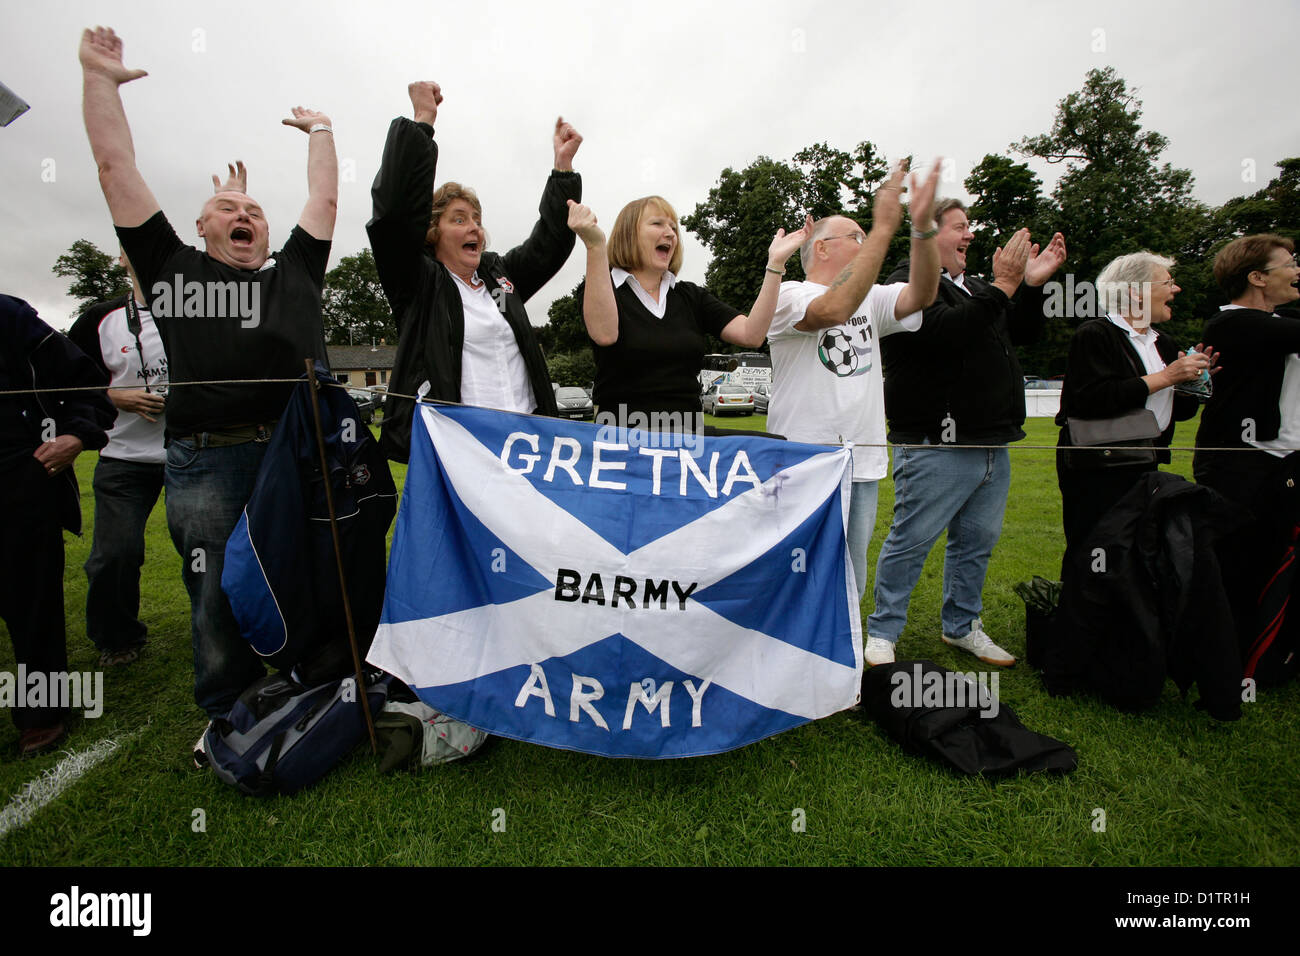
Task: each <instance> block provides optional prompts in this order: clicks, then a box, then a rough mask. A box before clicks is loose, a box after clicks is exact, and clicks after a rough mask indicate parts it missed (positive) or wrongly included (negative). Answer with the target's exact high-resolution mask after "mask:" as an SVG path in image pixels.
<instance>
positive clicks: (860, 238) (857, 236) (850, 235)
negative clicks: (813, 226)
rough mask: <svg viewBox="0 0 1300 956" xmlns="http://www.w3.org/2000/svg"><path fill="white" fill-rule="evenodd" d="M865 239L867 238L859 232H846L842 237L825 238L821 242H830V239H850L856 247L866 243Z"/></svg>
mask: <svg viewBox="0 0 1300 956" xmlns="http://www.w3.org/2000/svg"><path fill="white" fill-rule="evenodd" d="M866 238H867V237H866V236H864V235H863V234H862V233H860V232H846V233H844V235H842V236H826V237H825V238H824V239H823V240H822V241H823V242H830V241H831V240H832V239H852V240H853V241H854V242H856V243H857V244H858V245H862V243H863V242H865V241H866Z"/></svg>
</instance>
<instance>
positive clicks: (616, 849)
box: [0, 416, 1300, 866]
mask: <svg viewBox="0 0 1300 956" xmlns="http://www.w3.org/2000/svg"><path fill="white" fill-rule="evenodd" d="M764 421H765V419H764V418H762V417H759V416H755V417H754V418H750V419H739V420H733V419H724V420H721V421H720V422H718V424H721V425H725V426H733V427H735V426H738V427H747V426H752V427H762V425H763V423H764ZM1194 426H1195V423H1194V422H1193V423H1184V425H1183V426H1181V428H1180V430H1179V433H1178V437H1177V439H1176V441H1175V444H1181V445H1188V444H1190V443H1191V439H1192V436H1193V434H1194ZM1027 430H1028V431H1029V433H1030V435H1029V440H1028V442H1026V443H1024V444H1041V445H1050V444H1052V443H1053V442H1054V441H1055V431H1056V430H1055V428H1053V427H1052V426H1051V424H1050V421H1049V420H1047V419H1035V420H1031V422H1030V425H1029V426H1028V429H1027ZM1012 462H1013V478H1012V489H1011V499H1010V502H1009V506H1008V509H1007V516H1006V522H1005V526H1004V531H1003V535H1002V540H1001V544H1000V545H999V547H998V549H997V551H996V552H995V554H994V557H993V562H992V565H991V567H990V569H989V575H988V582H987V584H986V587H985V590H984V600H985V611H984V623H985V627H986V630H987V631H988V632H989V633H990V634H991V635H992V636H993V638H994V640H996V641H997V642H998V643H1000V644H1002V645H1003V646H1005V647H1007V648H1008V649H1009V650H1011V651H1012V652H1013V653H1016V654H1018V655H1020V656H1023V653H1024V614H1023V604H1021V602H1020V601H1019V599H1018V598H1017V597H1016V596H1015V594H1014V593H1013V592H1012V586H1013V585H1014V584H1015V583H1016V582H1018V581H1021V580H1025V579H1028V578H1029V577H1030V576H1031V575H1033V574H1043V575H1044V576H1047V577H1055V576H1056V570H1057V569H1058V568H1059V562H1060V555H1061V550H1062V547H1063V544H1062V537H1061V530H1060V528H1061V522H1060V496H1059V493H1058V491H1057V488H1056V478H1055V471H1054V466H1053V456H1052V453H1051V452H1050V451H1034V450H1027V449H1022V450H1017V451H1013V454H1012ZM94 463H95V456H94V455H92V454H85V455H82V456H81V458H80V459H79V461H78V464H77V472H78V475H79V477H80V479H81V487H82V490H83V495H84V497H83V510H84V513H85V523H86V528H87V532H86V534H85V535H84V536H83V537H82V538H80V539H78V538H73V537H71V536H68V538H67V570H66V573H65V576H64V581H65V589H66V606H67V614H68V629H67V633H68V648H69V658H70V666H71V668H73V669H75V670H93V669H95V667H96V661H97V654H96V653H95V651H94V649H93V648H92V647H91V645H90V644H89V642H88V641H87V640H86V637H85V623H84V608H85V595H86V586H85V575H84V573H83V572H82V565H83V564H84V562H85V559H86V556H87V554H88V551H89V547H90V533H89V529H90V521H91V514H92V510H91V502H90V500H89V488H90V475H91V472H92V470H93V467H94ZM1173 467H1174V470H1175V471H1178V472H1181V473H1183V474H1189V473H1190V467H1191V461H1190V455H1189V454H1187V453H1181V454H1175V462H1174V466H1173ZM404 471H405V470H404V469H403V468H400V467H399V468H398V469H397V471H396V477H397V479H398V482H399V484H400V483H401V480H402V478H403V477H404ZM891 513H892V487H891V486H890V483H889V482H888V481H886V482H885V483H884V485H883V487H882V489H881V500H880V513H879V517H878V521H877V527H876V533H875V536H874V537H873V540H872V548H871V555H870V564H869V567H871V568H872V569H873V572H874V567H875V556H876V553H877V552H878V550H879V547H880V543H881V542H882V541H883V539H884V536H885V533H886V531H887V529H888V527H889V521H890V517H891ZM940 557H941V549H940V548H936V550H935V552H934V554H932V555H931V559H930V561H929V563H928V564H927V565H926V569H925V572H924V575H923V577H922V579H921V583H920V585H919V587H918V588H917V590H916V593H915V595H914V597H913V601H912V609H911V617H910V621H909V624H908V628H907V630H906V632H905V633H904V635H903V637H902V640H901V641H900V645H899V647H900V651H899V656H900V658H912V657H916V658H926V657H928V658H931V659H933V660H935V661H937V662H938V663H940V664H944V665H946V666H948V667H952V668H956V669H962V670H970V669H973V668H974V667H977V666H979V665H978V664H976V663H975V662H974V661H973V659H972V658H969V657H968V656H966V655H964V654H960V653H959V652H956V651H953V650H951V649H949V648H947V647H946V646H945V645H943V644H942V643H941V642H940V640H939V636H938V635H939V625H938V613H939V612H938V604H939V590H940V573H941V563H940ZM179 560H180V559H179V558H178V557H177V555H176V553H175V551H174V550H173V548H172V545H171V542H170V539H169V538H168V536H167V529H166V521H165V517H164V513H163V508H162V506H161V503H160V505H159V507H158V508H157V509H156V510H155V512H154V514H153V517H152V519H151V521H150V524H149V536H148V557H147V560H146V564H145V569H144V583H143V586H142V591H143V603H144V608H143V617H144V620H145V622H146V623H147V624H148V626H149V632H150V644H149V649H148V651H147V652H146V654H145V656H144V657H143V658H142V659H141V660H140V661H139V662H138V663H136V664H133V665H131V666H129V667H125V668H115V669H112V670H110V671H108V672H107V673H106V675H105V690H106V698H107V699H106V703H105V707H104V714H103V716H102V717H100V718H98V719H93V720H92V719H82V718H80V717H79V718H77V719H76V722H74V723H73V725H72V727H71V736H70V738H69V740H68V743H67V744H66V745H65V746H66V748H67V749H68V750H71V751H84V750H87V749H88V748H90V747H92V746H94V745H95V744H96V743H98V742H99V741H101V740H102V739H104V738H113V739H115V740H117V741H119V742H120V747H119V748H118V749H117V751H116V752H115V753H113V754H112V755H111V756H109V757H108V758H107V759H105V760H104V761H103V762H101V763H99V764H98V765H97V766H96V767H94V768H93V769H91V770H90V771H89V772H87V773H86V775H85V776H84V777H82V778H81V779H80V780H79V781H78V782H77V783H76V784H75V785H74V786H72V787H71V788H70V789H68V790H66V791H65V792H64V793H63V794H62V795H61V796H60V797H58V798H57V799H56V800H54V801H53V802H51V803H50V804H49V805H48V806H46V807H45V808H44V809H43V810H41V811H39V812H38V813H37V814H36V815H35V816H34V817H33V819H31V821H30V822H29V823H27V824H26V825H25V826H21V827H17V828H13V829H11V830H10V831H9V832H8V834H7V835H0V862H3V863H7V864H10V865H50V864H53V865H113V864H129V865H201V866H218V865H219V866H243V865H258V864H333V865H348V864H367V865H375V864H384V865H394V864H439V865H476V864H480V865H481V864H487V865H515V864H533V865H545V864H603V865H619V864H642V865H644V864H686V865H693V864H741V865H758V864H796V865H799V864H803V865H823V864H866V865H904V864H906V865H942V864H964V865H1028V864H1034V865H1040V864H1049V865H1053V864H1075V865H1078V864H1082V865H1093V864H1097V865H1122V866H1145V865H1157V866H1163V865H1219V864H1236V865H1261V864H1262V865H1296V864H1297V863H1300V823H1298V822H1297V821H1300V812H1297V811H1300V762H1298V761H1297V760H1296V759H1295V742H1296V741H1297V740H1298V739H1300V716H1298V714H1300V706H1298V705H1300V686H1297V685H1296V684H1292V685H1291V686H1290V687H1288V688H1286V689H1285V690H1283V691H1281V692H1275V693H1264V694H1261V695H1260V697H1259V700H1258V701H1257V702H1256V703H1253V704H1249V705H1247V706H1246V707H1245V716H1244V717H1243V719H1242V720H1240V721H1239V722H1236V723H1233V724H1218V723H1215V722H1214V721H1212V720H1210V719H1209V718H1208V717H1206V716H1205V715H1204V714H1203V713H1201V712H1200V711H1197V710H1195V709H1194V708H1193V707H1192V706H1191V703H1190V702H1189V701H1184V700H1182V699H1181V698H1180V697H1179V695H1178V692H1177V690H1176V689H1175V688H1174V686H1173V685H1172V684H1170V685H1169V686H1168V687H1167V689H1166V693H1165V696H1164V699H1163V700H1162V701H1161V703H1160V704H1159V706H1157V707H1156V708H1154V709H1153V710H1151V711H1148V712H1146V713H1144V714H1141V715H1137V716H1134V715H1126V714H1121V713H1118V712H1116V711H1115V710H1113V709H1111V708H1110V707H1108V706H1105V705H1104V704H1101V703H1100V702H1097V701H1095V700H1091V699H1080V698H1068V699H1066V698H1052V697H1049V696H1048V695H1047V694H1046V692H1045V691H1043V689H1042V687H1041V685H1040V683H1039V679H1038V676H1037V674H1036V672H1034V671H1032V670H1030V669H1029V668H1028V667H1027V666H1026V665H1025V664H1023V663H1022V664H1020V665H1018V666H1017V667H1015V668H1014V669H1012V670H1010V671H1008V672H1005V673H1003V674H1002V681H1001V700H1002V702H1003V703H1006V704H1010V705H1011V706H1013V707H1014V708H1015V710H1016V711H1017V713H1018V714H1019V715H1020V717H1021V719H1022V720H1023V721H1024V722H1025V724H1026V725H1027V726H1029V727H1030V728H1032V729H1034V730H1037V731H1039V732H1042V733H1046V734H1050V735H1052V736H1054V737H1058V738H1060V739H1062V740H1064V741H1066V742H1068V743H1070V744H1071V745H1072V746H1074V747H1075V749H1076V750H1077V751H1078V753H1079V769H1078V770H1077V771H1076V772H1075V773H1073V774H1070V775H1067V776H1064V777H1057V776H1046V775H1026V776H1021V777H1018V778H1015V779H1011V780H1005V781H1001V782H991V781H987V780H983V779H972V778H964V777H958V776H956V775H954V774H952V773H950V772H948V771H946V770H943V769H941V768H939V767H938V766H936V765H933V764H931V763H928V762H926V761H924V760H921V759H919V758H915V757H911V756H908V755H906V754H904V753H903V752H902V751H901V750H900V749H899V748H898V747H897V746H896V745H895V744H894V743H892V742H891V741H890V740H888V739H887V738H886V737H885V736H884V735H883V734H882V733H881V732H880V731H879V730H878V729H877V728H876V727H875V725H874V724H872V723H870V722H868V721H867V720H865V719H864V718H863V717H861V716H860V715H859V714H857V713H848V712H846V713H841V714H837V715H835V716H832V717H830V718H827V719H824V720H820V721H817V722H815V723H813V724H809V725H806V726H804V727H800V728H797V729H795V730H792V731H790V732H788V733H785V734H781V735H779V736H777V737H774V738H771V739H768V740H764V741H762V742H760V743H757V744H755V745H753V746H750V747H747V748H745V749H743V750H739V751H735V752H732V753H728V754H723V755H719V756H714V757H705V758H696V759H690V760H679V761H645V762H638V761H625V760H607V759H601V758H597V757H592V756H586V755H583V754H576V753H568V752H563V751H557V750H548V749H545V748H542V747H537V746H532V745H528V744H523V743H517V742H514V741H508V740H495V741H492V742H491V743H489V745H488V746H487V747H486V748H484V750H483V751H481V752H480V754H479V755H477V756H476V757H474V758H473V759H470V760H467V761H463V762H460V763H456V764H451V765H447V766H444V767H442V768H439V769H434V770H427V771H422V772H415V773H398V774H393V775H387V776H380V775H379V773H378V771H377V765H376V762H375V759H374V758H373V757H371V756H370V755H369V753H368V751H366V750H358V751H357V752H356V753H355V754H354V755H353V757H352V758H351V759H350V760H349V761H348V762H347V763H345V764H344V765H343V766H342V767H340V768H339V769H338V770H336V771H335V772H334V773H333V774H331V775H330V776H329V777H328V778H326V780H325V781H323V782H322V783H321V784H320V785H319V786H317V787H316V788H314V789H312V790H309V791H307V792H304V793H302V794H299V795H297V796H295V797H292V798H275V799H270V800H264V801H259V800H254V799H251V798H247V797H243V796H241V795H240V794H239V793H238V792H236V791H235V790H233V789H231V788H229V787H226V786H225V785H223V784H221V783H220V782H218V781H217V780H216V779H215V777H213V776H212V774H211V773H209V772H208V771H205V770H196V769H194V767H193V765H192V763H191V760H190V754H189V748H190V746H191V744H192V743H193V741H194V739H195V738H196V737H197V736H198V734H199V732H200V731H201V730H202V728H203V726H204V719H203V718H202V716H201V715H200V713H199V711H198V710H197V709H196V708H195V706H194V704H193V702H192V698H191V691H192V665H191V655H190V633H189V604H188V601H187V599H186V596H185V592H184V589H183V587H182V585H181V580H180V564H179ZM870 605H871V591H870V588H868V591H867V597H866V601H865V602H864V606H863V611H864V614H865V613H866V612H868V611H870ZM0 629H2V626H0ZM13 669H14V661H13V657H12V650H11V647H10V644H9V641H8V640H7V634H6V635H5V639H3V640H0V670H8V671H12V670H13ZM1193 695H1194V692H1193ZM16 741H17V733H16V731H15V730H14V728H13V726H12V724H11V723H10V722H9V721H8V719H5V720H3V721H2V722H0V808H2V807H3V805H4V804H5V803H7V802H9V800H10V798H11V796H13V795H14V794H17V793H19V792H20V791H22V790H23V787H24V784H25V783H26V782H28V781H30V780H32V779H33V778H35V777H37V776H38V775H39V774H40V773H41V772H42V771H43V770H46V769H48V768H51V767H53V766H54V765H55V764H57V763H58V761H59V760H60V759H61V757H62V756H63V755H62V754H55V755H50V756H46V757H42V758H39V759H34V760H19V759H18V758H17V757H16V756H14V754H15V752H16ZM1097 810H1102V811H1104V814H1105V829H1104V830H1098V829H1096V828H1095V823H1096V821H1098V820H1099V819H1100V817H1099V815H1098V814H1097V813H1096V811H1097ZM200 811H201V812H200ZM797 811H803V812H802V819H803V820H804V822H805V824H806V825H805V828H804V830H803V831H802V832H800V831H799V830H798V829H797V828H796V827H793V826H792V823H794V822H796V821H797V820H798V819H799V818H800V814H799V813H798V812H797ZM200 823H201V824H202V826H200ZM494 823H495V824H496V827H495V828H494Z"/></svg>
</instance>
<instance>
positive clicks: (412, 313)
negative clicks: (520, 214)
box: [366, 116, 582, 461]
mask: <svg viewBox="0 0 1300 956" xmlns="http://www.w3.org/2000/svg"><path fill="white" fill-rule="evenodd" d="M437 162H438V146H437V144H436V143H435V142H434V141H433V127H431V126H429V125H428V124H427V123H416V122H414V121H413V120H409V119H406V118H404V117H400V116H399V117H398V118H397V119H395V120H393V122H392V125H391V126H389V128H388V141H387V142H386V143H385V144H384V158H383V161H382V162H381V164H380V167H379V173H378V175H376V176H375V182H374V185H373V186H372V187H371V190H370V196H371V200H372V203H373V213H374V214H373V216H372V218H371V220H370V222H369V223H367V224H366V232H367V233H368V234H369V236H370V248H371V250H372V251H373V252H374V255H375V266H376V269H377V270H378V272H379V280H380V282H381V283H382V284H383V286H384V294H385V295H386V296H387V297H388V303H389V305H390V306H391V307H392V310H393V316H394V318H395V320H396V322H397V333H398V342H397V357H396V359H395V360H394V364H393V374H392V378H391V380H390V381H389V397H388V399H387V400H386V401H385V403H384V427H383V437H382V439H381V445H382V447H383V449H384V452H385V454H387V455H388V457H389V458H392V459H393V460H395V461H406V460H407V456H408V455H409V454H410V443H411V418H412V415H413V414H414V402H412V401H411V400H410V399H403V398H397V397H395V395H394V394H393V393H395V392H397V393H404V394H407V395H413V394H416V392H417V390H418V389H419V388H420V386H421V385H422V384H423V383H424V382H426V381H427V382H428V383H429V391H428V393H427V396H428V397H429V398H432V399H438V400H441V401H451V402H459V401H460V385H461V364H460V363H461V353H462V350H463V349H464V345H465V312H464V307H463V306H462V304H461V299H460V293H459V291H457V289H456V285H455V282H454V281H453V279H452V276H451V273H450V272H449V271H447V267H446V266H444V265H443V264H442V263H440V262H439V261H438V260H437V259H435V258H434V257H433V251H432V249H430V248H428V247H426V245H425V237H426V235H427V233H428V231H429V225H430V221H429V220H430V217H431V215H432V205H433V189H434V172H435V168H436V166H437ZM581 198H582V177H580V176H579V175H578V174H577V173H575V172H559V171H553V172H552V173H551V176H550V178H549V179H548V180H547V182H546V188H545V189H544V190H543V192H542V201H541V204H540V206H539V213H540V218H539V219H538V221H537V224H536V225H535V226H534V227H533V231H532V234H531V235H529V237H528V238H527V239H525V240H524V241H523V242H522V243H521V244H520V245H518V246H516V247H515V248H513V249H511V250H510V251H509V252H507V253H506V254H505V255H498V254H497V253H494V252H484V253H483V254H482V257H481V259H480V261H479V267H478V275H479V278H480V279H482V280H483V281H484V282H485V283H486V284H487V288H488V292H489V293H490V294H491V295H492V298H493V299H494V300H495V301H496V302H497V304H498V307H499V308H500V309H501V313H502V315H503V317H504V318H505V320H506V322H507V324H509V326H510V328H511V330H513V332H514V334H515V341H516V342H517V343H518V345H519V351H520V354H521V355H522V356H523V359H524V367H525V368H526V369H527V372H528V380H529V382H530V384H531V385H532V387H533V395H534V396H535V398H536V401H537V408H536V409H535V411H536V412H537V413H538V414H542V415H555V414H556V408H555V392H554V390H553V389H552V388H551V377H550V374H549V373H548V372H547V369H546V359H545V357H544V356H543V355H542V349H541V346H540V344H539V343H538V341H537V335H536V333H535V332H534V331H533V327H532V324H531V323H530V322H529V321H528V313H527V312H526V311H525V310H524V303H525V302H526V301H527V300H528V299H530V298H531V297H532V296H533V294H534V293H536V292H537V290H538V289H540V288H541V287H542V286H544V285H545V284H546V283H547V282H548V281H550V279H551V277H552V276H554V275H555V273H557V272H558V271H559V270H560V267H561V266H563V265H564V263H565V261H566V260H567V259H568V258H569V253H570V252H572V251H573V243H574V240H575V238H576V237H575V236H574V234H573V231H572V230H571V229H569V226H568V220H569V207H568V200H570V199H572V200H574V201H578V200H580V199H581Z"/></svg>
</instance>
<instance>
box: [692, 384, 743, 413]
mask: <svg viewBox="0 0 1300 956" xmlns="http://www.w3.org/2000/svg"><path fill="white" fill-rule="evenodd" d="M700 407H701V408H702V409H703V410H704V411H706V412H708V413H709V414H710V415H752V414H754V393H753V392H751V391H750V390H749V389H747V388H745V387H744V386H742V385H712V386H710V387H709V390H708V391H706V392H705V393H704V395H703V396H702V397H701V399H700Z"/></svg>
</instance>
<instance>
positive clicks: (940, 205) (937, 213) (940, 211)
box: [932, 198, 970, 225]
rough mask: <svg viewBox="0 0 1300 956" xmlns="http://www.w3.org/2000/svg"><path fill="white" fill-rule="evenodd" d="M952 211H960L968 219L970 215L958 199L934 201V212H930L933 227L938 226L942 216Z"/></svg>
mask: <svg viewBox="0 0 1300 956" xmlns="http://www.w3.org/2000/svg"><path fill="white" fill-rule="evenodd" d="M954 209H959V210H961V212H962V213H963V214H964V215H966V216H967V217H968V218H969V215H970V214H969V213H967V212H966V204H965V203H964V202H962V201H961V200H960V199H953V198H948V199H938V200H936V201H935V204H934V210H933V212H932V215H933V216H934V222H935V225H938V224H939V223H941V222H943V217H944V215H945V214H946V213H950V212H952V211H953V210H954Z"/></svg>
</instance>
